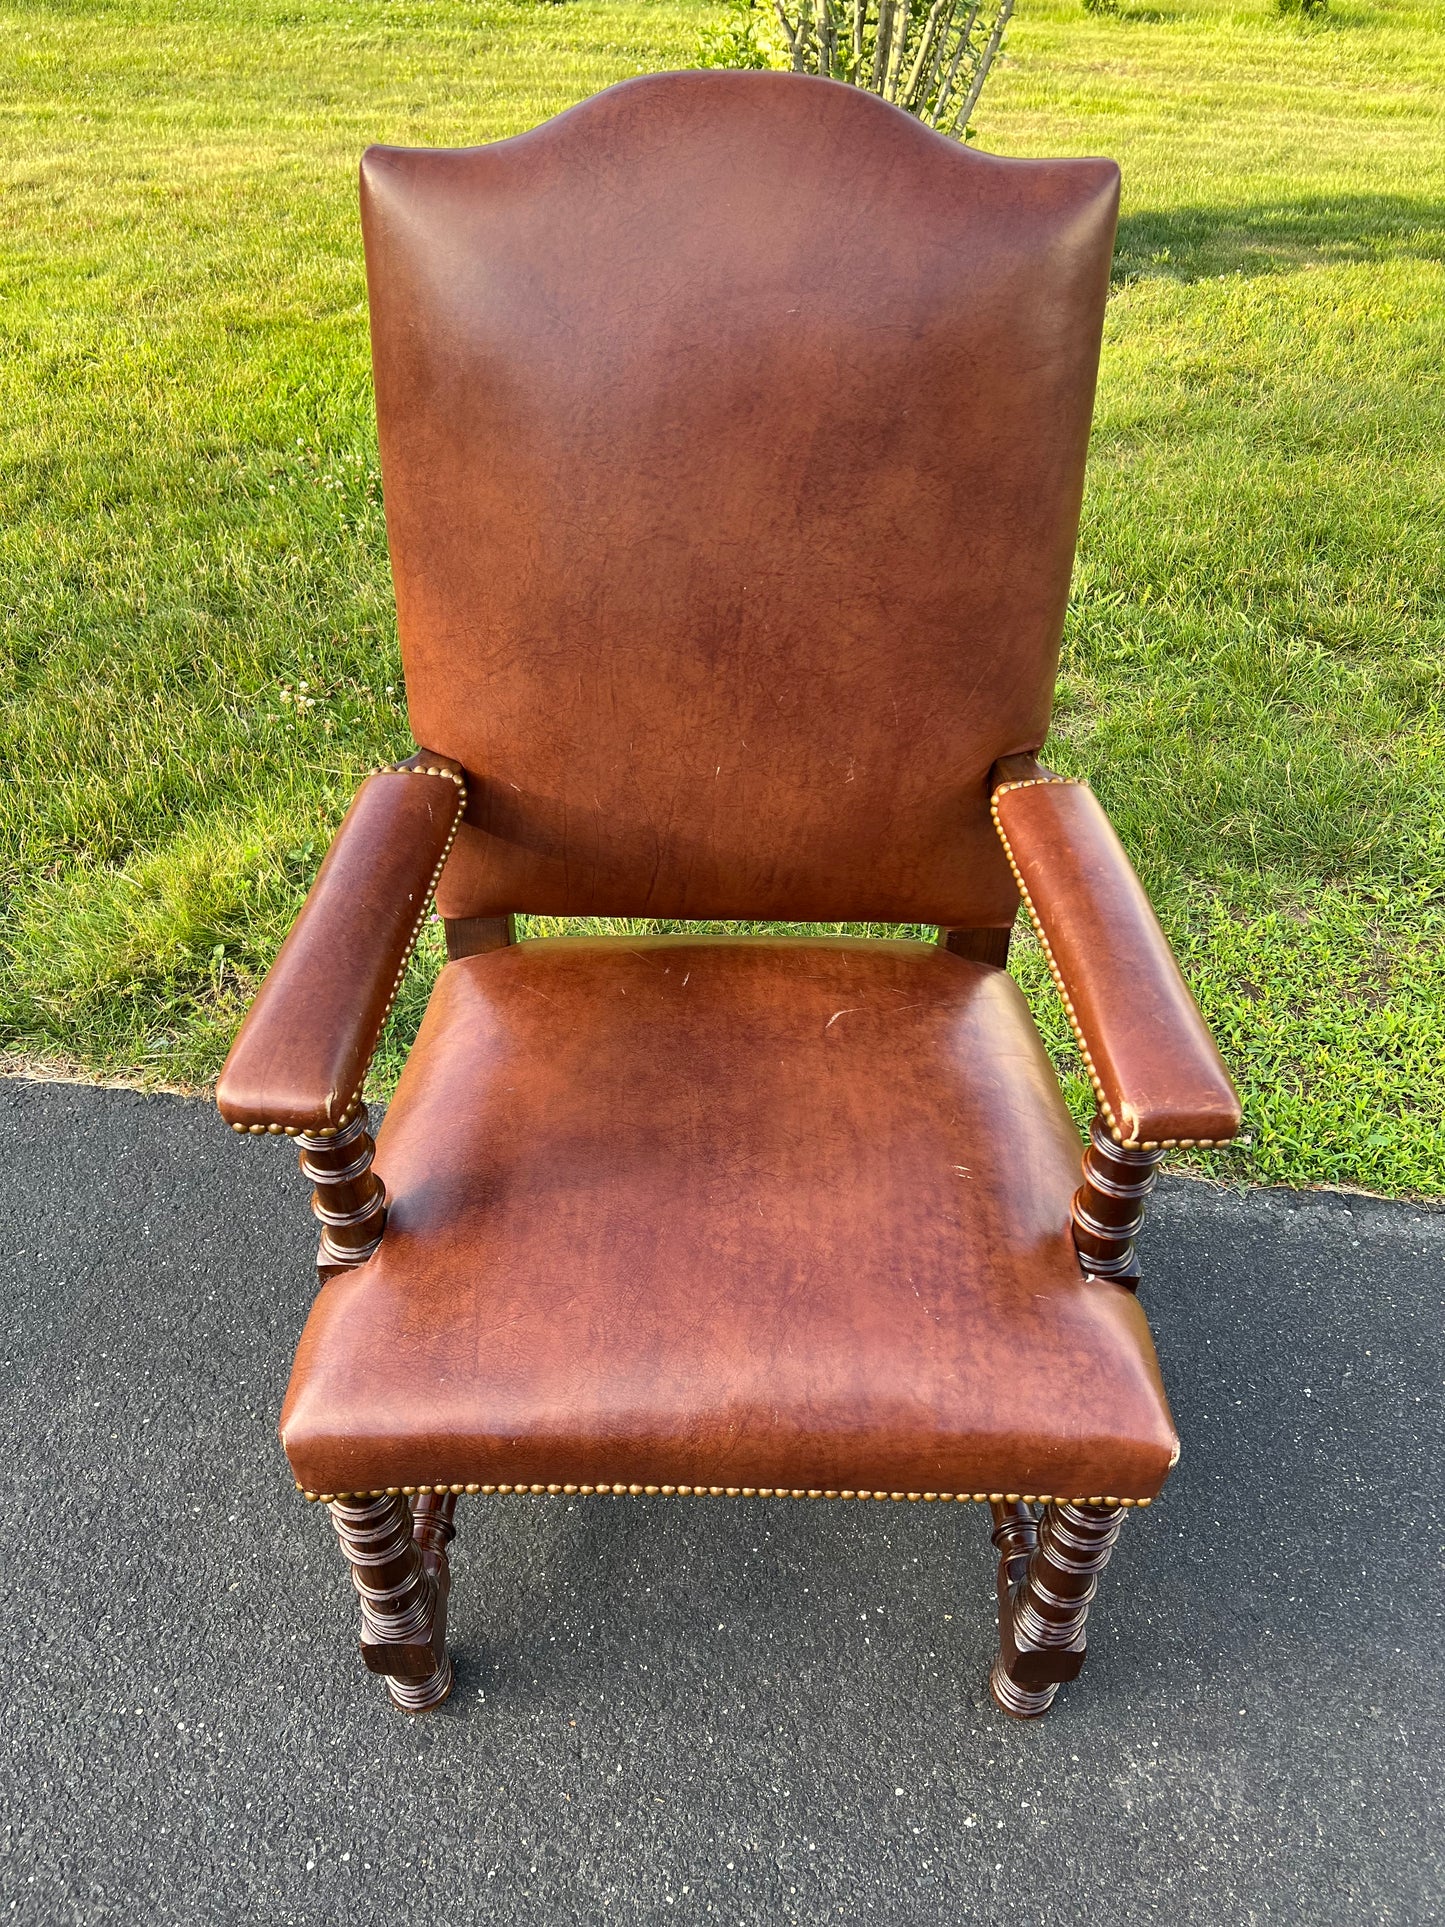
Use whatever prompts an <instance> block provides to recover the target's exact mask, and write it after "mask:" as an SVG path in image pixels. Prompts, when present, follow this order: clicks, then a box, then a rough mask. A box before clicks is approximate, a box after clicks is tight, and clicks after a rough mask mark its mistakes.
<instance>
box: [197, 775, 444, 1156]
mask: <svg viewBox="0 0 1445 1927" xmlns="http://www.w3.org/2000/svg"><path fill="white" fill-rule="evenodd" d="M371 776H444V777H445V778H446V779H447V781H448V782H449V783H455V784H456V786H457V790H458V792H459V794H458V796H457V813H456V815H455V816H454V817H453V818H452V827H451V830H450V833H449V834H448V836H447V840H446V842H445V844H444V845H443V846H442V853H441V855H440V856H439V857H438V858H437V860H436V864H435V867H434V868H433V870H432V873H431V878H430V880H429V882H428V883H427V886H426V889H425V890H424V891H423V892H422V900H421V906H420V908H419V909H418V911H417V914H416V922H415V923H414V924H413V925H412V930H411V935H410V937H408V939H407V944H406V949H405V950H403V951H402V953H401V962H400V964H399V965H398V966H397V972H396V977H395V980H394V981H393V983H392V986H391V995H390V996H389V997H388V998H387V1000H386V1007H385V1009H384V1010H383V1011H382V1013H381V1022H380V1023H379V1024H378V1025H377V1040H378V1042H379V1041H380V1038H381V1033H382V1031H383V1030H385V1028H386V1020H387V1018H388V1017H390V1015H391V1011H392V1006H393V1004H395V1002H396V1000H397V997H398V995H399V993H400V991H401V986H402V980H403V978H404V977H405V976H406V973H407V966H408V965H409V964H410V963H411V960H412V956H413V954H414V952H415V950H416V946H417V941H418V939H419V938H420V936H421V928H422V925H423V924H424V923H425V922H426V913H427V911H428V910H430V908H431V904H432V898H433V897H434V896H435V895H436V888H437V884H438V883H439V882H440V880H441V873H442V870H443V868H444V867H445V864H446V860H447V858H448V857H449V856H450V855H451V852H452V845H453V843H455V842H456V840H457V831H458V830H459V829H460V827H461V821H462V816H463V814H464V813H465V811H466V807H467V786H466V784H465V782H463V780H462V778H461V777H460V776H459V775H458V774H457V772H456V771H455V770H450V769H433V768H431V767H430V766H428V767H427V768H426V769H410V768H408V767H407V765H406V764H405V763H386V764H383V766H382V767H381V768H380V769H375V770H372V772H371ZM370 780H371V778H370V777H368V778H367V781H368V782H369V781H370ZM374 1054H375V1052H374V1050H373V1055H374ZM370 1069H371V1058H370V1057H368V1058H367V1060H366V1062H365V1063H364V1064H363V1065H362V1067H361V1081H360V1083H358V1084H357V1087H356V1089H355V1091H354V1092H353V1093H352V1095H351V1101H350V1102H349V1103H348V1104H347V1106H346V1109H345V1110H344V1111H343V1112H342V1114H341V1120H340V1122H339V1123H336V1124H328V1125H326V1126H324V1127H323V1128H322V1129H321V1130H319V1131H307V1132H305V1133H304V1135H305V1136H307V1137H336V1136H337V1135H338V1134H339V1133H340V1132H342V1131H344V1130H345V1129H346V1127H347V1125H348V1124H349V1123H350V1122H351V1120H352V1118H354V1117H355V1116H356V1113H357V1111H358V1110H359V1109H360V1108H361V1090H362V1085H364V1084H365V1082H366V1073H367V1072H368V1071H369V1070H370ZM231 1129H232V1130H233V1131H238V1132H239V1133H240V1134H241V1135H242V1136H244V1137H281V1136H285V1137H300V1136H302V1135H303V1131H302V1127H301V1126H300V1125H297V1124H233V1125H232V1126H231Z"/></svg>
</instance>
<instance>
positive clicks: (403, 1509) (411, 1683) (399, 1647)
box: [330, 1493, 456, 1713]
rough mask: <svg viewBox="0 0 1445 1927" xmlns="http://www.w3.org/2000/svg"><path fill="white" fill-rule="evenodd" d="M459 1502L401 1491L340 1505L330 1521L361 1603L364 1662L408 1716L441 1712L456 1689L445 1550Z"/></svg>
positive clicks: (334, 1504)
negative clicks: (410, 1498)
mask: <svg viewBox="0 0 1445 1927" xmlns="http://www.w3.org/2000/svg"><path fill="white" fill-rule="evenodd" d="M455 1504H456V1501H455V1500H454V1499H452V1498H450V1497H449V1496H448V1497H433V1496H432V1495H430V1494H428V1495H426V1497H425V1498H422V1499H419V1500H418V1501H417V1510H416V1514H415V1516H413V1513H412V1510H411V1507H410V1506H409V1505H408V1504H407V1502H406V1500H405V1499H404V1498H402V1496H401V1495H400V1494H399V1493H386V1494H383V1495H382V1496H381V1497H379V1498H361V1497H360V1496H358V1497H356V1498H354V1499H337V1500H333V1501H332V1504H331V1507H330V1512H331V1523H332V1524H333V1525H334V1526H335V1528H336V1535H337V1537H338V1538H339V1539H340V1541H341V1546H342V1550H343V1551H344V1552H345V1554H346V1557H347V1559H348V1561H349V1562H350V1565H351V1580H352V1584H353V1585H354V1586H355V1587H356V1590H357V1592H358V1593H359V1595H360V1597H361V1656H362V1658H363V1659H364V1660H365V1661H366V1663H367V1665H368V1666H369V1667H370V1668H371V1670H372V1672H373V1673H383V1674H385V1675H386V1676H387V1690H388V1691H389V1693H390V1694H391V1697H392V1699H393V1700H394V1701H395V1703H396V1704H397V1705H398V1706H400V1707H403V1708H404V1709H405V1710H406V1711H407V1712H408V1713H422V1712H425V1711H426V1710H427V1709H428V1708H429V1707H433V1706H440V1704H441V1702H442V1701H443V1700H444V1699H445V1698H446V1697H447V1695H448V1693H450V1692H451V1690H452V1662H451V1657H450V1655H449V1654H448V1652H447V1645H446V1635H447V1594H448V1592H449V1591H450V1584H451V1582H450V1575H449V1573H448V1570H447V1557H446V1548H447V1543H448V1541H449V1540H450V1539H451V1537H452V1534H453V1530H454V1528H453V1526H452V1520H451V1515H452V1511H453V1509H454V1508H455Z"/></svg>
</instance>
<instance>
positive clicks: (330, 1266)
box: [296, 1104, 386, 1284]
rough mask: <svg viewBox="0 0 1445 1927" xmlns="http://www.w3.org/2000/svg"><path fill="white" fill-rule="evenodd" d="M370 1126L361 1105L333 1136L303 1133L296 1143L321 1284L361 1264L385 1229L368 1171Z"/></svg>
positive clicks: (379, 1192) (378, 1186) (382, 1198)
mask: <svg viewBox="0 0 1445 1927" xmlns="http://www.w3.org/2000/svg"><path fill="white" fill-rule="evenodd" d="M370 1123H371V1118H370V1115H369V1114H368V1112H367V1109H366V1106H365V1105H364V1104H358V1105H357V1107H356V1115H355V1117H353V1118H352V1120H351V1122H350V1123H349V1124H344V1125H343V1126H342V1127H341V1129H340V1130H339V1131H337V1132H336V1133H335V1135H334V1136H332V1137H321V1136H316V1135H313V1134H312V1133H311V1132H310V1131H303V1132H301V1134H300V1135H299V1136H298V1138H297V1140H296V1143H297V1147H298V1149H299V1151H300V1154H301V1170H302V1174H303V1175H304V1176H305V1177H308V1178H310V1180H311V1182H312V1184H314V1185H315V1187H316V1189H315V1190H314V1191H313V1192H312V1193H311V1210H312V1212H313V1214H314V1215H315V1217H316V1218H317V1219H318V1221H319V1222H320V1225H321V1248H320V1250H319V1251H318V1252H317V1254H316V1270H317V1273H318V1275H319V1276H320V1279H321V1282H322V1284H325V1283H326V1282H327V1280H328V1279H331V1278H334V1277H335V1276H336V1274H337V1272H338V1271H346V1270H349V1269H350V1267H351V1266H352V1265H362V1264H365V1263H366V1260H367V1259H368V1258H369V1257H370V1256H371V1254H372V1252H373V1251H375V1249H376V1247H377V1246H378V1245H379V1244H380V1243H381V1234H382V1232H383V1231H384V1230H385V1229H386V1192H385V1190H384V1189H383V1186H382V1182H381V1179H380V1178H379V1177H378V1176H377V1175H376V1173H375V1171H373V1170H372V1168H371V1160H372V1156H373V1154H374V1153H375V1150H376V1146H375V1145H374V1144H373V1143H372V1141H371V1132H370V1130H369V1129H368V1126H369V1125H370Z"/></svg>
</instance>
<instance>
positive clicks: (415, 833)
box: [216, 770, 462, 1131]
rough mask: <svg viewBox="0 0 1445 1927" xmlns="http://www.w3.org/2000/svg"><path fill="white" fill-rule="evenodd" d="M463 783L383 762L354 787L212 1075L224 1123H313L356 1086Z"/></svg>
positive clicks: (311, 1126) (336, 1110)
mask: <svg viewBox="0 0 1445 1927" xmlns="http://www.w3.org/2000/svg"><path fill="white" fill-rule="evenodd" d="M461 794H462V793H461V791H460V790H459V789H458V787H457V785H456V784H455V783H454V782H453V781H452V780H451V779H450V777H447V776H426V775H422V774H419V773H418V772H416V771H413V770H385V771H381V772H379V773H378V774H377V775H375V776H370V777H368V778H367V780H366V781H365V782H364V783H363V784H362V786H361V788H360V790H359V791H358V792H357V795H356V799H355V801H354V802H353V803H352V805H351V808H350V809H349V810H348V812H347V814H346V817H345V819H344V821H343V822H342V825H341V828H340V829H339V830H338V831H337V833H336V837H335V840H334V841H333V843H332V845H331V848H330V850H329V851H328V852H327V855H326V859H325V861H324V862H323V863H322V865H321V868H320V870H319V872H318V873H317V877H316V881H315V883H314V884H313V885H312V887H311V892H310V894H309V895H308V897H307V899H306V902H305V903H304V904H303V906H302V908H301V913H300V915H299V916H298V917H297V919H296V922H295V924H294V925H293V926H292V928H291V933H290V935H289V936H288V937H287V939H286V941H285V943H284V944H282V946H281V949H280V951H279V952H278V953H277V957H276V961H275V963H274V964H272V966H271V969H270V971H269V972H268V974H267V977H266V981H265V982H264V983H263V984H262V986H261V989H260V992H259V994H258V996H257V998H256V1001H255V1003H254V1004H253V1005H252V1006H251V1010H250V1013H249V1014H248V1016H247V1018H246V1021H245V1023H244V1024H243V1025H242V1026H241V1030H240V1033H239V1035H238V1036H237V1038H236V1041H235V1043H234V1044H233V1045H232V1046H231V1052H230V1055H229V1056H228V1057H227V1059H226V1062H225V1065H224V1067H223V1069H222V1071H221V1075H220V1078H219V1079H218V1080H217V1084H216V1103H217V1105H218V1106H219V1108H220V1112H221V1115H222V1116H223V1117H224V1118H225V1119H226V1122H227V1123H228V1124H240V1125H243V1126H246V1127H248V1128H249V1127H250V1126H251V1125H253V1124H262V1125H272V1124H275V1125H279V1126H281V1127H282V1128H285V1127H288V1126H289V1127H290V1128H291V1129H293V1130H303V1131H319V1130H325V1129H326V1128H328V1127H329V1126H333V1125H337V1124H339V1123H340V1122H341V1120H342V1118H343V1116H344V1115H345V1112H346V1107H347V1105H348V1104H349V1103H350V1101H351V1099H352V1098H353V1097H354V1096H355V1094H356V1092H357V1091H358V1090H359V1089H360V1086H361V1080H362V1078H363V1076H364V1075H365V1072H366V1066H367V1063H368V1062H369V1061H370V1058H371V1053H372V1052H373V1050H375V1048H376V1040H377V1038H378V1036H379V1035H380V1032H381V1026H382V1024H383V1022H384V1021H385V1017H386V1012H387V1009H388V1007H389V1006H390V1003H391V998H392V994H393V992H394V989H395V986H396V980H397V974H398V972H399V971H400V970H401V968H402V966H403V964H404V962H405V959H406V957H407V956H408V954H409V953H410V948H411V943H412V939H413V936H414V934H415V931H416V928H417V923H418V920H419V918H420V917H421V915H422V914H423V911H424V910H425V906H426V900H427V895H428V892H429V890H430V887H431V881H432V873H433V871H434V870H435V868H436V865H437V862H438V860H439V859H440V857H441V855H442V853H443V851H444V850H445V849H446V845H447V839H448V837H449V836H450V835H451V832H452V826H453V824H454V823H455V821H456V816H457V810H458V807H459V804H460V802H461Z"/></svg>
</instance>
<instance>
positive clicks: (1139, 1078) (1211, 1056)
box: [993, 772, 1240, 1145]
mask: <svg viewBox="0 0 1445 1927" xmlns="http://www.w3.org/2000/svg"><path fill="white" fill-rule="evenodd" d="M993 816H994V822H995V823H996V824H997V825H998V832H999V835H1000V836H1001V837H1002V839H1003V844H1004V848H1005V850H1006V851H1007V852H1008V857H1009V861H1010V862H1011V864H1012V865H1013V869H1014V874H1015V876H1016V877H1017V879H1018V884H1019V889H1020V891H1021V892H1022V895H1023V900H1024V904H1025V907H1026V908H1027V910H1028V912H1029V915H1030V917H1031V918H1032V919H1033V923H1034V927H1035V929H1036V930H1037V931H1038V934H1039V938H1040V940H1041V942H1042V943H1043V946H1044V952H1045V955H1046V956H1047V957H1048V959H1049V966H1050V968H1051V969H1052V971H1053V973H1054V978H1055V981H1056V982H1057V984H1058V987H1059V990H1060V993H1061V994H1062V996H1063V999H1064V1007H1065V1009H1066V1010H1067V1011H1068V1014H1069V1020H1070V1022H1071V1023H1072V1025H1073V1027H1074V1033H1075V1035H1076V1036H1077V1038H1078V1040H1079V1046H1080V1049H1081V1050H1082V1051H1083V1054H1084V1062H1085V1064H1086V1065H1087V1067H1088V1070H1089V1074H1090V1077H1091V1078H1092V1080H1093V1085H1094V1090H1095V1093H1096V1095H1097V1097H1098V1100H1099V1108H1100V1110H1101V1111H1102V1112H1103V1114H1104V1121H1105V1123H1106V1124H1107V1125H1108V1127H1109V1130H1110V1132H1111V1134H1112V1135H1113V1136H1114V1138H1115V1139H1116V1141H1117V1142H1119V1143H1123V1144H1146V1145H1159V1144H1218V1143H1222V1142H1226V1141H1227V1140H1228V1139H1230V1138H1232V1137H1233V1136H1234V1134H1235V1132H1236V1131H1237V1130H1238V1129H1239V1121H1240V1108H1239V1098H1238V1096H1237V1094H1236V1092H1235V1089H1234V1086H1233V1084H1232V1083H1231V1082H1230V1079H1229V1074H1228V1072H1227V1071H1226V1070H1225V1068H1224V1065H1223V1064H1222V1063H1221V1061H1220V1057H1219V1052H1218V1051H1217V1050H1216V1049H1215V1047H1214V1040H1213V1039H1212V1038H1211V1037H1210V1035H1209V1032H1208V1030H1207V1029H1206V1028H1205V1025H1204V1019H1203V1018H1202V1017H1201V1016H1200V1014H1199V1007H1198V1005H1197V1004H1196V1003H1195V1001H1194V998H1193V996H1192V995H1191V994H1190V990H1189V987H1188V985H1187V984H1186V983H1185V981H1184V979H1183V977H1182V976H1181V975H1180V972H1179V966H1178V965H1177V964H1176V963H1175V961H1174V958H1173V955H1172V953H1171V952H1170V949H1169V945H1168V943H1167V941H1166V940H1165V937H1164V933H1163V931H1162V930H1161V929H1160V928H1159V922H1158V919H1157V918H1156V917H1155V915H1154V912H1153V909H1152V908H1151V906H1150V903H1149V899H1148V898H1147V897H1146V896H1145V894H1144V888H1143V885H1142V884H1141V883H1140V881H1139V879H1138V877H1137V876H1136V875H1135V873H1134V866H1133V865H1132V864H1131V863H1130V861H1129V858H1128V855H1127V853H1126V852H1125V849H1124V846H1123V844H1122V843H1120V841H1119V839H1118V837H1117V836H1116V835H1115V834H1114V829H1113V826H1112V824H1111V823H1110V822H1109V819H1108V817H1107V816H1105V814H1104V812H1103V809H1102V808H1101V806H1100V804H1099V801H1098V798H1097V797H1096V796H1095V795H1094V793H1093V791H1092V790H1090V789H1088V788H1087V787H1086V786H1085V785H1084V784H1082V783H1077V782H1074V781H1072V780H1071V779H1069V778H1066V777H1059V776H1053V775H1051V774H1050V773H1048V772H1041V773H1040V774H1039V775H1037V776H1031V777H1027V778H1025V779H1024V780H1022V781H1020V782H1017V783H1010V782H1007V781H1005V782H1002V783H1000V784H999V785H998V786H997V788H996V789H995V790H994V793H993Z"/></svg>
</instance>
